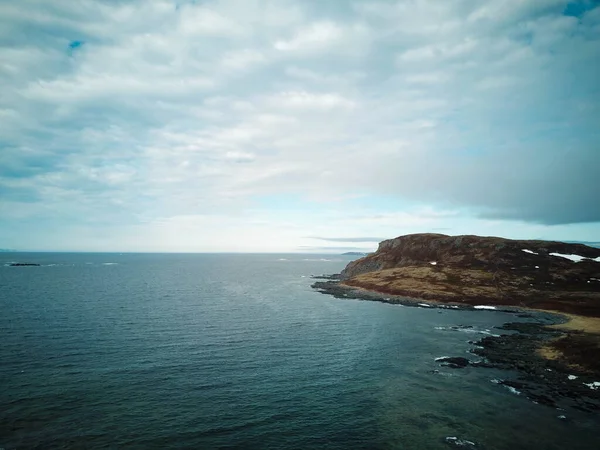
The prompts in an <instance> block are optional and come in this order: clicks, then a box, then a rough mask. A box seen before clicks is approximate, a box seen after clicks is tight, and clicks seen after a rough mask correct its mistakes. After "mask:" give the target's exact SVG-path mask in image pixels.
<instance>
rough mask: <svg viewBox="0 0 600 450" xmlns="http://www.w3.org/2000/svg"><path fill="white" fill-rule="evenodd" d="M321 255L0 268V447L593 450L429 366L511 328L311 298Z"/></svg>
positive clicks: (129, 259)
mask: <svg viewBox="0 0 600 450" xmlns="http://www.w3.org/2000/svg"><path fill="white" fill-rule="evenodd" d="M336 258H338V259H335V258H333V259H332V258H331V257H326V256H301V255H287V256H286V255H141V254H140V255H135V254H134V255H117V254H1V255H0V308H1V310H0V342H1V345H0V448H5V449H12V448H35V447H37V448H44V449H45V448H121V447H122V448H244V449H253V448H298V449H300V448H302V449H309V448H328V449H345V448H375V449H376V448H406V449H437V448H448V444H446V443H445V442H444V439H445V437H448V436H457V437H459V438H462V439H468V440H471V441H474V442H476V443H477V444H478V446H479V447H480V448H485V449H519V448H523V449H564V448H570V449H588V448H589V449H597V448H599V445H598V444H599V441H598V438H597V430H598V425H599V421H598V418H597V417H596V416H594V415H591V414H586V413H578V412H577V411H557V410H554V409H552V408H549V407H547V406H543V405H537V404H534V403H532V402H530V401H529V400H527V399H526V398H524V397H523V396H520V395H516V394H514V393H511V392H510V391H509V390H508V389H506V387H505V386H501V385H497V384H493V383H491V382H490V380H491V379H493V378H501V377H506V376H507V374H506V373H499V372H498V371H494V370H490V369H477V368H466V369H463V370H452V369H447V368H439V367H438V364H437V363H435V361H434V358H435V357H438V356H443V355H450V356H462V355H464V356H468V355H467V354H466V352H467V351H468V349H469V348H471V346H470V345H469V344H468V343H467V341H468V340H470V339H473V338H478V337H480V336H483V335H477V334H468V333H462V332H456V331H449V330H447V329H444V327H447V326H451V325H457V324H469V325H474V326H475V329H476V330H481V331H482V332H485V330H486V329H487V330H491V332H494V330H493V327H494V326H496V325H500V324H502V323H503V322H506V321H510V320H514V317H513V316H509V315H507V314H504V313H498V312H488V311H472V312H465V311H443V312H440V311H438V310H430V309H426V308H410V307H403V306H393V305H386V304H381V303H375V302H361V301H353V300H337V299H334V298H331V297H329V296H325V295H322V294H319V293H316V292H314V291H313V290H311V288H310V284H311V282H312V281H313V280H311V279H310V278H309V276H310V275H312V274H321V273H333V272H339V271H340V270H341V269H342V268H343V267H344V265H345V264H346V263H347V262H348V260H344V259H341V258H340V257H336ZM323 259H324V260H323ZM10 261H21V262H39V263H42V264H44V266H42V267H5V266H3V264H4V263H6V262H10ZM471 356H472V355H471ZM433 369H440V372H439V373H432V370H433ZM561 414H565V415H567V417H568V419H567V420H561V419H558V416H559V415H561Z"/></svg>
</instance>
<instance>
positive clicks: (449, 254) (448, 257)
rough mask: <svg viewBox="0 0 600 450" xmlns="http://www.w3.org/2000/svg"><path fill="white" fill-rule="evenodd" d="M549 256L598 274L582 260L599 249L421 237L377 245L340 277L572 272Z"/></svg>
mask: <svg viewBox="0 0 600 450" xmlns="http://www.w3.org/2000/svg"><path fill="white" fill-rule="evenodd" d="M524 250H527V251H524ZM551 253H558V254H563V255H578V256H580V257H582V261H581V262H579V263H577V266H576V267H577V268H578V269H588V270H583V272H586V273H587V272H589V273H598V271H599V270H600V259H599V262H596V261H592V260H587V261H586V260H585V259H584V258H590V259H594V258H600V249H599V248H595V247H588V246H587V245H583V244H566V243H564V242H553V241H535V240H511V239H504V238H498V237H481V236H447V235H445V234H430V233H424V234H409V235H406V236H400V237H397V238H395V239H388V240H386V241H383V242H381V243H380V244H379V248H378V249H377V251H376V252H375V253H372V254H370V255H368V256H366V257H364V258H361V259H357V260H355V261H352V262H351V263H350V264H348V265H347V266H346V268H345V269H344V271H343V272H342V276H343V278H351V277H353V276H356V275H360V274H363V273H367V272H374V271H378V270H385V269H392V268H399V267H407V266H414V265H417V266H419V265H425V266H427V265H431V263H436V264H435V265H440V266H450V267H463V268H469V269H489V270H499V269H500V270H502V269H504V270H506V269H512V268H513V267H515V266H517V267H519V268H525V269H526V268H530V269H533V268H534V267H535V266H536V265H537V266H540V268H542V267H543V268H544V269H550V268H555V269H557V270H560V269H566V270H571V269H573V268H574V266H573V261H572V260H570V259H567V258H564V257H560V256H553V255H550V254H551ZM592 276H593V275H592Z"/></svg>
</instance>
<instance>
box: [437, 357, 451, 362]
mask: <svg viewBox="0 0 600 450" xmlns="http://www.w3.org/2000/svg"><path fill="white" fill-rule="evenodd" d="M446 358H450V357H449V356H440V357H439V358H435V359H434V361H436V362H437V361H441V360H442V359H446Z"/></svg>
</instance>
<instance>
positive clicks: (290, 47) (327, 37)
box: [274, 21, 344, 51]
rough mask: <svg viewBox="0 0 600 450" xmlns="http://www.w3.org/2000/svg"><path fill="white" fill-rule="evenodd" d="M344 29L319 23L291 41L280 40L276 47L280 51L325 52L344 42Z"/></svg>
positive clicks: (332, 24)
mask: <svg viewBox="0 0 600 450" xmlns="http://www.w3.org/2000/svg"><path fill="white" fill-rule="evenodd" d="M343 35H344V31H343V29H342V28H341V27H340V26H338V25H337V24H335V23H333V22H330V21H327V22H317V23H313V24H311V25H310V26H308V27H306V28H303V29H301V30H300V31H298V32H297V33H296V35H295V36H294V37H292V38H291V39H289V40H279V41H277V42H275V44H274V47H275V48H276V49H277V50H280V51H307V50H308V51H311V50H312V51H314V50H318V51H324V50H326V49H327V48H328V47H329V46H331V45H335V44H337V43H339V42H340V41H341V40H342V37H343Z"/></svg>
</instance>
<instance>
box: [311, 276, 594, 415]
mask: <svg viewBox="0 0 600 450" xmlns="http://www.w3.org/2000/svg"><path fill="white" fill-rule="evenodd" d="M313 278H314V279H318V280H321V281H316V282H315V283H313V284H312V287H313V288H314V289H316V290H317V291H319V292H321V293H323V294H327V295H332V296H334V297H336V298H339V299H355V300H370V301H379V302H384V303H391V304H398V305H405V306H412V307H421V308H439V309H453V310H481V309H484V310H487V309H489V310H495V311H503V312H507V313H512V314H515V317H519V318H520V319H528V321H525V322H523V321H522V322H509V323H505V324H504V325H503V326H502V327H498V332H497V334H496V335H489V336H485V337H483V338H482V339H480V340H479V341H470V343H471V344H472V345H473V348H472V349H471V354H473V355H475V356H477V357H478V359H473V360H471V359H467V358H464V357H458V356H453V357H445V358H440V360H439V361H438V362H439V363H440V366H446V367H449V368H452V369H461V368H463V367H466V366H472V367H480V368H495V369H501V370H506V371H507V377H506V379H501V380H493V381H494V382H497V383H498V384H501V385H504V386H506V387H507V388H508V389H510V390H511V391H512V392H513V393H515V394H519V395H523V396H524V397H526V398H528V399H530V400H531V401H533V402H536V403H539V404H543V405H547V406H549V407H553V408H557V409H558V410H563V409H567V408H575V409H578V410H581V411H586V412H598V411H600V383H599V381H600V362H597V361H595V359H594V360H593V361H592V364H586V366H582V365H581V364H578V363H580V362H582V361H587V358H590V357H591V358H594V355H597V354H598V349H597V347H596V344H597V340H596V339H593V340H592V341H591V342H587V340H586V339H588V336H587V335H586V334H585V333H581V332H574V331H567V330H560V329H556V328H551V327H549V325H555V324H561V323H565V322H567V321H568V319H567V318H566V317H565V316H562V315H558V314H554V313H549V312H539V311H534V312H531V311H527V310H524V309H522V308H518V307H513V306H506V307H505V306H500V305H497V306H486V305H469V304H457V303H445V302H444V303H442V302H436V301H432V300H423V299H416V298H408V297H403V296H398V295H388V294H383V293H378V292H375V291H369V290H365V289H360V288H355V287H352V286H346V285H344V284H342V280H341V275H339V274H336V275H331V276H326V275H323V276H318V277H313ZM461 326H462V327H465V326H464V325H457V328H460V327H461ZM466 327H468V325H467V326H466ZM565 340H566V341H565ZM571 341H572V342H571ZM586 345H587V347H586ZM545 346H556V347H561V346H562V347H564V348H561V349H560V350H562V354H561V357H558V358H555V359H548V358H545V357H543V356H542V354H541V353H540V349H542V348H544V347H545ZM509 372H513V373H516V374H517V376H516V379H515V376H514V374H512V373H509ZM559 418H561V419H564V420H567V419H568V418H567V416H564V415H560V416H559Z"/></svg>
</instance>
